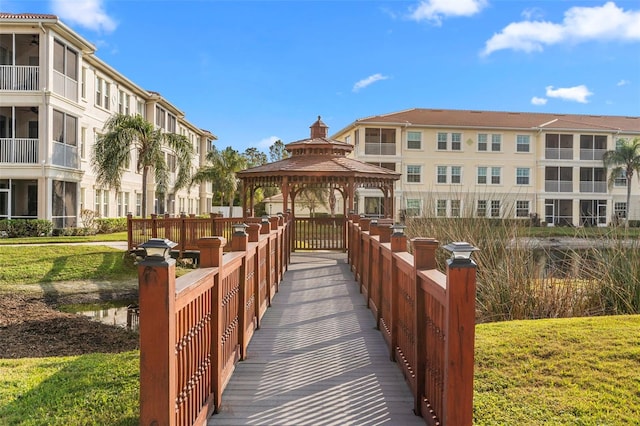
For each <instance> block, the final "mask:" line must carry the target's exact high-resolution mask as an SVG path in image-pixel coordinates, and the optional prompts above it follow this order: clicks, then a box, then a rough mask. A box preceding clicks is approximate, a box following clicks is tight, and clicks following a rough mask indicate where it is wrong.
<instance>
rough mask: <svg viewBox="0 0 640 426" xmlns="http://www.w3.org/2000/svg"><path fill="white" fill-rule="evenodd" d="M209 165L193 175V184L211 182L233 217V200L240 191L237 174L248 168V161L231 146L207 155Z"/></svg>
mask: <svg viewBox="0 0 640 426" xmlns="http://www.w3.org/2000/svg"><path fill="white" fill-rule="evenodd" d="M206 161H207V163H208V164H207V165H205V166H202V167H200V169H198V171H197V172H196V173H195V175H193V178H192V182H196V183H202V182H211V183H212V184H213V187H214V190H216V191H219V192H221V193H222V194H223V195H222V197H223V198H224V197H225V196H226V197H227V201H228V202H229V217H232V216H233V199H234V198H235V196H236V192H237V190H238V178H237V177H236V173H238V172H239V171H240V170H243V169H245V168H246V165H247V159H246V158H245V157H244V156H243V155H241V154H240V153H239V152H238V151H236V150H235V149H233V148H231V147H230V146H229V147H227V148H225V149H223V150H222V151H218V150H216V149H214V150H211V151H209V152H208V153H207V157H206Z"/></svg>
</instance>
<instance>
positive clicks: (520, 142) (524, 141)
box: [516, 135, 531, 153]
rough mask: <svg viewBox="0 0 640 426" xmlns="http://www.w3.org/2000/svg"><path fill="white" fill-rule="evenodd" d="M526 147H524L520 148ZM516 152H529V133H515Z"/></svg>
mask: <svg viewBox="0 0 640 426" xmlns="http://www.w3.org/2000/svg"><path fill="white" fill-rule="evenodd" d="M521 147H526V150H525V149H520V148H521ZM516 152H518V153H529V152H531V135H516Z"/></svg>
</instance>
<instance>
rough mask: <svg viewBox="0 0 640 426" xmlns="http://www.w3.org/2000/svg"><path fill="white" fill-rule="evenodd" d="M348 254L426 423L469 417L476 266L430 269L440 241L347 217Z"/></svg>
mask: <svg viewBox="0 0 640 426" xmlns="http://www.w3.org/2000/svg"><path fill="white" fill-rule="evenodd" d="M347 235H348V236H349V255H348V260H349V263H350V265H351V269H352V270H353V272H354V275H355V278H356V281H357V282H358V285H359V287H360V291H361V292H362V294H363V295H364V297H365V298H366V300H367V304H368V306H369V307H370V308H371V310H372V312H373V314H374V316H375V318H376V323H377V325H378V327H379V328H380V331H381V332H382V335H383V336H384V338H385V341H386V342H387V344H388V345H389V351H390V356H391V359H393V360H395V361H397V362H398V365H399V366H400V369H401V370H402V372H403V374H404V377H405V379H406V380H407V382H408V384H409V386H410V388H411V391H412V392H413V395H414V401H415V405H414V411H415V413H416V414H417V415H420V416H422V417H423V418H424V419H425V421H426V423H427V424H428V425H454V426H467V425H471V424H472V420H473V362H474V337H475V295H476V265H475V263H474V262H473V261H469V262H466V263H465V262H458V261H456V262H454V261H452V260H449V261H448V262H447V270H446V273H442V272H440V271H438V270H437V269H436V259H435V253H436V249H437V247H438V242H437V241H436V240H434V239H430V238H416V239H413V240H412V241H411V244H412V248H413V254H410V253H408V252H407V239H406V237H405V236H404V235H403V234H391V232H390V226H389V224H388V223H385V222H380V221H379V222H378V223H371V220H370V219H365V218H354V217H352V218H351V219H350V220H349V223H348V229H347Z"/></svg>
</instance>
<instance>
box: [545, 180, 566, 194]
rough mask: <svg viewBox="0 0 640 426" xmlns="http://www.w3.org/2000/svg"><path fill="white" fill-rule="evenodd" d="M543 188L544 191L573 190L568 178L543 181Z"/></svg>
mask: <svg viewBox="0 0 640 426" xmlns="http://www.w3.org/2000/svg"><path fill="white" fill-rule="evenodd" d="M544 190H545V191H546V192H573V181H570V180H560V181H558V180H553V181H549V180H548V181H545V182H544Z"/></svg>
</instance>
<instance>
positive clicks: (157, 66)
mask: <svg viewBox="0 0 640 426" xmlns="http://www.w3.org/2000/svg"><path fill="white" fill-rule="evenodd" d="M0 10H2V11H5V12H14V13H20V12H34V13H52V14H56V15H58V16H59V17H60V18H61V19H62V20H63V22H64V23H66V24H67V25H68V26H69V27H71V28H72V29H74V30H75V31H77V32H78V33H79V34H81V35H82V36H84V37H85V38H86V39H88V40H89V41H90V42H92V43H94V44H95V45H96V46H97V47H98V52H97V56H98V57H100V58H101V59H102V60H104V61H105V62H107V63H108V64H110V65H111V66H113V67H114V68H115V69H117V70H118V71H120V72H121V73H123V74H124V75H125V76H127V77H128V78H129V79H131V80H132V81H134V82H135V83H137V84H138V85H140V86H141V87H143V88H145V89H148V90H153V91H157V92H160V93H161V94H162V95H163V96H164V97H165V98H166V99H168V100H169V101H170V102H172V103H173V104H174V105H175V106H177V107H178V108H180V109H181V110H182V111H184V112H185V113H186V116H187V119H188V120H189V121H191V122H192V123H194V124H196V125H197V126H199V127H202V128H205V129H207V130H210V131H212V132H213V133H214V134H216V135H217V136H218V138H219V141H218V142H217V145H218V146H219V147H226V146H233V147H234V148H236V149H238V150H240V151H243V150H244V149H246V148H247V147H250V146H255V147H258V148H260V149H262V150H264V151H267V149H268V146H269V145H270V144H271V143H272V142H273V141H274V140H276V139H282V140H283V141H284V142H285V143H288V142H292V141H294V140H298V139H303V138H306V137H308V135H309V126H310V125H311V124H312V123H313V122H314V121H315V119H316V117H317V116H318V115H321V116H322V119H323V121H324V122H325V123H326V124H327V125H328V126H329V127H330V129H329V132H330V133H332V132H337V131H338V130H340V129H341V128H343V127H345V126H347V125H348V124H350V123H352V122H353V121H355V120H356V119H358V118H362V117H366V116H370V115H378V114H384V113H389V112H395V111H400V110H404V109H409V108H417V107H418V108H450V109H475V110H503V111H504V110H507V111H526V112H558V113H576V114H607V115H631V116H638V115H640V3H638V2H637V1H619V0H618V1H615V2H614V1H609V2H607V1H595V0H590V1H570V0H546V1H528V0H455V1H454V0H426V1H419V0H418V1H396V0H393V1H365V0H360V1H339V0H335V1H331V0H325V1H306V0H298V1H268V0H263V1H241V0H239V1H214V0H180V1H178V0H49V1H40V0H2V2H1V3H0Z"/></svg>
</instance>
